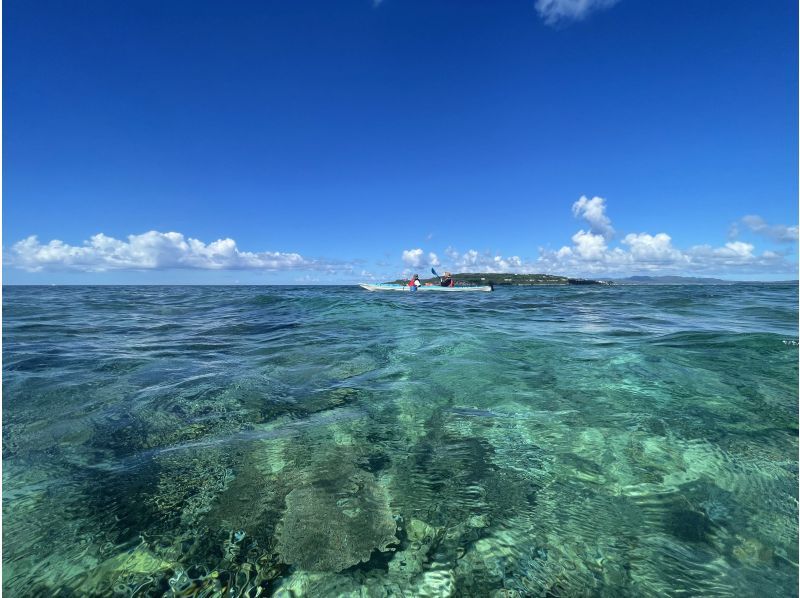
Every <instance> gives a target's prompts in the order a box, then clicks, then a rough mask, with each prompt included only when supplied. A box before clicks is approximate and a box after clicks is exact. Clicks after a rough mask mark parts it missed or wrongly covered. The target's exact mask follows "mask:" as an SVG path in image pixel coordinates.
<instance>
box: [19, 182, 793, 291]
mask: <svg viewBox="0 0 800 598" xmlns="http://www.w3.org/2000/svg"><path fill="white" fill-rule="evenodd" d="M606 209H607V206H606V200H605V199H604V198H602V197H597V196H595V197H592V198H591V199H590V198H588V197H587V196H581V197H580V198H579V199H578V200H577V201H575V202H574V203H573V204H572V214H573V216H574V217H575V218H578V219H580V220H583V221H584V222H585V223H586V225H587V227H586V230H584V228H581V229H579V230H578V231H577V232H576V233H575V234H574V235H572V237H571V241H572V244H571V245H564V246H562V247H561V248H560V249H557V250H551V249H547V248H542V247H540V248H539V255H538V257H537V258H535V259H526V258H523V257H520V256H517V255H512V256H503V255H502V254H493V253H487V252H479V251H477V250H475V249H469V250H467V251H464V252H459V251H457V250H456V249H454V248H453V247H447V248H446V249H445V250H444V256H445V257H446V265H447V268H448V269H449V270H452V271H454V272H514V273H552V274H566V275H569V276H626V275H630V274H645V273H649V274H719V275H724V274H728V275H736V274H742V275H743V274H773V275H774V274H784V273H785V274H791V275H792V276H796V275H797V263H796V262H793V261H791V260H790V259H789V258H788V252H776V251H762V252H760V253H759V252H757V251H756V248H755V246H754V245H753V244H752V243H747V242H745V241H741V240H738V239H737V237H738V235H739V234H740V232H741V229H742V228H745V229H747V230H749V231H751V232H752V233H754V234H756V235H761V236H763V237H764V238H767V239H770V240H771V241H773V242H776V243H796V242H797V239H798V227H797V226H787V225H770V224H769V223H767V222H766V221H765V220H764V219H763V218H761V217H760V216H756V215H748V216H744V217H742V218H741V219H740V220H739V221H737V222H736V223H734V225H733V226H732V227H731V231H730V232H729V240H728V242H727V243H725V244H724V245H722V246H718V247H714V246H712V245H695V246H692V247H689V248H687V249H680V248H677V247H675V246H674V245H673V244H672V238H671V237H670V236H669V235H668V234H667V233H664V232H660V233H656V234H650V233H647V232H633V233H628V234H626V235H625V236H623V237H622V238H621V239H620V241H619V243H618V244H617V245H616V246H613V245H612V241H613V239H614V237H615V236H616V231H615V230H614V227H613V226H612V223H611V219H610V218H609V217H608V215H607V213H606ZM400 260H401V262H402V265H403V266H404V267H405V268H406V270H405V273H410V272H411V270H412V269H421V268H423V267H430V266H433V267H437V266H440V265H442V263H443V261H442V259H441V258H440V257H439V255H438V254H437V253H435V252H433V251H426V250H424V249H422V248H421V247H417V248H411V249H406V250H404V251H403V252H402V254H401V256H400ZM355 263H356V261H355V260H353V261H351V262H346V261H337V260H333V259H324V258H323V259H309V258H306V257H303V256H302V255H300V254H299V253H294V252H280V251H261V252H251V251H242V250H240V249H239V248H238V246H237V244H236V241H234V240H233V239H219V240H217V241H213V242H211V243H204V242H203V241H200V240H198V239H193V238H187V237H185V236H184V235H183V234H181V233H178V232H166V233H162V232H158V231H149V232H146V233H143V234H138V235H135V234H134V235H129V236H128V237H127V240H120V239H115V238H114V237H110V236H107V235H105V234H102V233H99V234H96V235H94V236H92V237H91V238H90V239H89V240H87V241H85V242H84V243H83V244H82V245H69V244H67V243H64V242H62V241H60V240H57V239H54V240H52V241H49V242H48V243H45V244H43V243H41V242H40V241H39V239H38V238H37V237H36V236H30V237H28V238H26V239H23V240H22V241H19V242H17V243H15V244H14V245H12V247H11V248H10V250H9V251H7V252H5V253H4V265H5V266H9V267H12V268H18V269H21V270H26V271H28V272H42V271H77V272H89V273H91V272H106V271H112V270H118V271H119V270H142V271H147V270H170V269H191V270H253V271H273V272H285V271H318V272H320V271H321V272H330V273H335V272H339V273H342V272H345V273H352V272H354V264H355ZM370 277H380V276H378V275H370Z"/></svg>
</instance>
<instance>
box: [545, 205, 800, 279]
mask: <svg viewBox="0 0 800 598" xmlns="http://www.w3.org/2000/svg"><path fill="white" fill-rule="evenodd" d="M572 211H573V214H574V215H576V216H580V217H582V218H584V219H585V220H586V221H587V222H589V223H590V224H591V225H592V230H591V231H588V232H587V231H584V230H579V231H578V232H577V233H575V234H574V235H573V236H572V245H571V246H564V247H561V248H560V249H558V250H556V251H552V250H547V249H541V248H540V250H539V259H538V260H537V262H536V264H537V266H538V270H539V271H544V272H550V273H556V274H567V275H569V276H602V275H612V276H627V275H629V274H636V273H647V272H649V273H654V272H658V273H665V274H667V273H668V274H681V273H687V274H688V273H704V274H737V273H738V274H745V273H760V272H763V273H766V272H769V273H779V272H780V273H791V274H793V275H795V276H796V273H797V264H796V263H794V262H791V261H789V260H787V259H786V256H785V255H782V254H780V253H776V252H773V251H764V252H763V253H761V254H758V253H756V251H755V246H754V245H752V244H751V243H745V242H743V241H729V242H728V243H726V244H725V245H724V246H722V247H713V246H711V245H696V246H694V247H690V248H688V249H679V248H677V247H675V246H673V245H672V238H671V237H670V236H669V235H668V234H666V233H663V232H662V233H657V234H655V235H651V234H649V233H645V232H642V233H629V234H627V235H625V237H624V238H623V239H622V241H621V244H622V247H609V246H608V244H607V239H608V235H609V234H610V231H611V232H613V228H612V227H611V220H610V219H609V218H608V217H607V216H606V214H605V200H604V199H602V198H599V197H595V198H593V199H591V200H588V199H587V198H586V197H585V196H583V197H581V198H580V199H579V200H578V201H576V202H575V203H574V204H573V206H572ZM742 222H743V223H744V224H746V225H747V226H756V227H758V226H760V225H761V224H764V225H765V226H766V224H765V223H763V221H762V220H760V219H758V220H755V219H754V218H753V217H745V218H742ZM733 230H734V231H735V230H736V229H735V228H734V229H733ZM762 230H763V229H762ZM769 230H770V231H771V232H773V233H775V234H777V235H779V236H781V237H790V236H791V234H792V231H791V228H790V227H782V228H780V227H769ZM795 235H796V231H795Z"/></svg>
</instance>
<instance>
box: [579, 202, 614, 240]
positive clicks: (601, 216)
mask: <svg viewBox="0 0 800 598" xmlns="http://www.w3.org/2000/svg"><path fill="white" fill-rule="evenodd" d="M572 215H573V216H575V217H576V218H583V219H584V220H586V222H588V223H589V226H590V227H591V232H593V233H594V234H599V235H603V237H605V238H606V239H610V238H611V237H613V236H614V227H612V226H611V220H609V218H608V216H606V200H605V199H603V198H602V197H593V198H592V199H589V198H587V197H586V196H585V195H581V197H580V199H578V201H576V202H575V203H574V204H572Z"/></svg>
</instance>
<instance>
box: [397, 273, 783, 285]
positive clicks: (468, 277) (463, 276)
mask: <svg viewBox="0 0 800 598" xmlns="http://www.w3.org/2000/svg"><path fill="white" fill-rule="evenodd" d="M453 278H455V279H456V282H457V283H458V284H462V285H489V284H490V285H493V286H517V287H527V286H540V285H570V284H580V285H595V284H596V285H659V284H664V285H668V284H687V285H692V284H721V285H725V284H763V283H761V282H756V281H742V280H723V279H722V278H701V277H696V276H628V277H626V278H609V279H603V280H595V279H591V278H570V277H568V276H556V275H553V274H509V273H502V272H501V273H490V272H460V273H458V274H454V275H453ZM420 280H421V281H422V283H423V284H426V283H434V284H436V283H438V282H439V279H438V278H435V277H430V278H421V279H420ZM390 282H392V283H396V284H404V283H407V282H408V279H405V280H403V279H397V280H393V281H390ZM796 282H797V281H796V280H785V281H774V284H783V283H796Z"/></svg>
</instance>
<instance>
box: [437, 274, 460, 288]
mask: <svg viewBox="0 0 800 598" xmlns="http://www.w3.org/2000/svg"><path fill="white" fill-rule="evenodd" d="M440 284H441V285H442V286H443V287H454V286H456V281H455V280H453V275H452V274H450V272H445V273H444V276H443V277H442V278H441V281H440Z"/></svg>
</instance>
